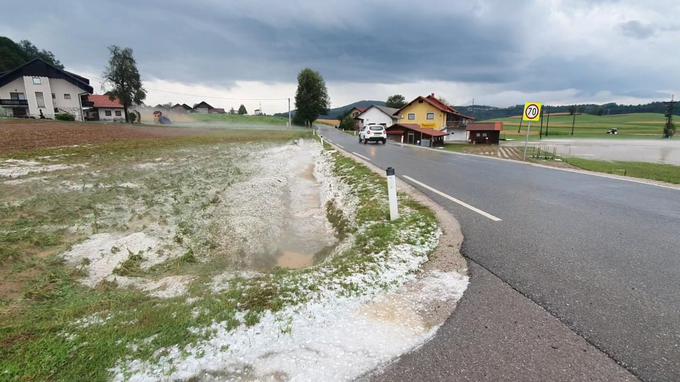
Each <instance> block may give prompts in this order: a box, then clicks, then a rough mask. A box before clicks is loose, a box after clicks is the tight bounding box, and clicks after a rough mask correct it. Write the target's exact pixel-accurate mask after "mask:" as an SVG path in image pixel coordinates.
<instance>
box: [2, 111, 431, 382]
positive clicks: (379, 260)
mask: <svg viewBox="0 0 680 382" xmlns="http://www.w3.org/2000/svg"><path fill="white" fill-rule="evenodd" d="M80 125H81V124H73V126H75V127H80ZM60 126H61V125H60ZM0 127H2V126H0ZM51 127H53V126H52V125H50V124H34V125H32V126H31V128H32V129H33V131H32V136H40V135H41V134H39V133H40V132H43V133H45V134H47V135H52V134H49V132H50V131H51V130H50V129H49V128H51ZM62 127H63V126H62ZM85 127H87V126H85ZM110 127H111V128H115V126H110ZM138 129H139V130H140V132H143V131H146V130H147V129H148V128H144V127H140V128H138ZM185 130H186V131H194V130H192V129H185ZM185 130H182V131H185ZM151 131H153V132H154V134H158V135H157V136H154V137H153V138H152V139H146V138H145V137H144V136H142V135H140V136H138V137H137V138H144V139H135V137H136V135H133V133H132V132H128V131H127V130H125V133H126V135H125V136H124V138H125V139H122V138H123V136H113V137H111V136H108V135H107V136H105V137H104V138H106V139H102V140H100V141H98V142H103V143H101V144H84V142H83V140H84V139H86V138H87V137H86V136H84V135H83V131H82V129H79V128H74V129H73V130H72V131H71V133H72V134H74V135H76V137H75V138H74V139H66V138H67V137H65V136H64V133H63V132H62V134H61V139H59V140H47V139H46V140H44V141H43V144H41V145H39V146H37V147H36V148H30V149H27V150H24V151H21V152H6V153H2V152H0V170H1V171H0V380H55V381H56V380H64V381H72V380H89V381H94V380H107V379H110V378H111V376H112V373H113V371H112V368H114V367H117V366H120V369H118V371H117V372H118V373H119V374H118V376H119V377H121V376H128V377H129V376H130V375H129V374H128V372H127V371H126V369H125V368H126V367H127V366H126V365H128V361H129V362H130V365H133V366H134V361H140V362H148V363H151V364H155V363H156V362H158V363H159V364H160V365H165V364H166V363H165V362H162V359H163V357H164V356H166V355H168V354H169V353H170V350H171V349H172V348H173V347H177V348H179V349H185V346H189V345H190V344H192V343H198V342H201V341H206V340H208V339H210V338H212V336H214V335H216V331H217V330H216V329H215V327H216V326H214V325H218V323H219V325H218V326H219V327H220V328H221V329H223V330H225V331H230V330H236V329H237V328H244V327H248V326H251V325H254V324H256V323H257V322H258V321H259V320H260V318H261V317H262V316H263V315H264V314H266V312H278V311H280V310H282V309H283V308H284V307H286V306H289V305H294V304H302V303H304V302H306V301H311V300H314V301H318V300H320V299H321V297H320V296H321V295H322V294H323V296H326V295H328V293H329V291H334V293H338V295H339V296H357V295H360V294H362V293H364V290H363V289H362V288H364V287H365V288H368V289H370V290H371V291H383V290H387V289H388V288H390V287H391V285H392V284H389V285H388V284H384V283H385V281H384V280H383V279H382V278H380V277H377V275H380V274H381V273H380V272H382V269H383V268H382V267H383V266H384V264H387V263H386V262H387V261H388V260H389V261H390V262H393V263H395V264H397V263H398V264H401V262H402V261H403V258H402V257H398V256H403V254H402V252H394V254H393V253H392V252H390V251H389V250H387V249H388V248H391V246H397V245H399V246H404V245H411V246H423V244H422V242H428V243H430V242H434V241H433V240H434V239H433V238H436V235H435V233H436V229H437V226H436V221H435V218H434V215H432V213H431V212H430V211H429V210H427V209H425V208H424V207H422V206H420V205H419V204H417V203H415V202H413V201H412V200H410V199H409V198H408V197H406V196H404V195H400V198H401V205H402V211H401V212H402V218H401V219H399V220H398V221H396V222H391V221H390V220H389V217H388V214H387V206H386V202H385V200H386V197H385V196H384V195H385V193H386V187H385V184H384V181H383V180H382V178H380V177H378V176H376V175H374V174H373V173H372V172H371V171H370V170H368V169H367V168H365V167H363V166H361V165H359V164H357V163H356V162H353V161H351V160H349V159H347V158H345V157H342V156H341V155H339V154H338V153H332V152H331V151H329V153H328V155H329V156H332V158H334V159H333V161H331V162H328V163H331V164H332V167H331V168H330V170H328V171H331V172H332V173H333V174H334V176H335V177H336V179H342V180H343V181H342V182H343V184H348V185H351V187H350V189H349V191H348V192H349V193H350V195H349V196H352V195H353V196H352V198H351V200H356V203H357V204H356V213H355V216H353V217H348V216H347V215H346V214H345V211H344V210H343V209H342V208H340V207H336V206H335V204H334V203H332V200H329V201H328V203H327V204H326V209H327V211H328V217H329V221H330V223H331V224H332V225H333V226H334V228H335V229H336V230H337V233H338V238H340V239H342V238H344V237H345V236H347V238H346V239H345V240H346V242H347V243H348V244H347V245H346V246H339V247H338V248H340V249H339V250H340V251H342V252H338V253H337V254H335V255H334V256H329V257H328V261H325V262H323V263H321V264H319V266H318V267H312V268H307V269H303V270H288V269H282V268H275V269H274V271H272V272H271V273H260V274H259V276H256V277H252V276H247V277H246V276H243V277H240V276H235V277H233V278H228V279H227V278H225V279H224V280H223V281H222V282H220V283H219V285H220V286H222V287H223V289H220V290H215V289H214V287H213V285H215V283H216V280H218V279H219V277H221V275H222V274H223V272H224V271H225V269H227V270H228V269H230V267H231V266H232V265H233V264H231V263H230V261H237V262H238V264H241V262H240V258H239V257H233V256H232V257H227V256H226V255H225V254H228V253H229V250H230V249H229V248H232V247H234V243H235V242H236V240H233V238H232V239H231V240H230V239H226V238H227V237H229V235H228V234H226V233H225V232H224V230H221V229H222V228H221V227H227V226H228V223H229V220H228V219H226V218H225V216H226V217H229V216H231V215H229V211H231V210H232V209H233V208H234V205H233V203H232V202H231V199H230V198H229V197H227V196H229V195H231V196H232V197H233V196H234V194H233V193H230V192H229V190H230V189H232V188H231V187H232V186H234V185H238V184H243V182H244V181H245V180H247V179H250V177H251V176H252V175H253V174H254V173H255V170H254V169H253V168H251V167H250V165H249V164H250V163H252V160H253V157H259V156H260V155H261V153H262V151H261V150H264V149H267V148H272V147H274V148H276V147H279V146H281V145H286V144H288V143H290V141H291V140H293V139H297V138H300V137H305V138H308V137H310V132H309V131H308V130H307V131H305V130H302V129H270V130H269V131H248V130H245V129H242V130H230V131H220V132H217V133H212V134H206V133H200V134H198V135H189V136H187V135H174V134H172V135H168V136H163V135H162V134H161V133H160V132H158V131H156V130H151ZM173 131H174V130H173ZM2 132H3V134H6V135H13V134H20V133H22V132H21V131H19V132H17V131H16V130H11V131H10V130H8V129H5V130H3V131H2ZM45 134H42V135H45ZM109 138H111V139H109ZM14 141H20V140H17V139H14ZM65 142H68V143H74V142H77V143H78V144H77V145H67V146H64V145H63V143H65ZM289 146H290V145H289ZM268 163H269V162H268ZM22 171H24V172H23V173H22ZM258 174H259V172H258ZM280 176H281V175H280V174H277V175H276V177H273V178H271V183H272V184H274V183H275V184H280V183H279V182H281V180H280ZM344 182H347V183H344ZM248 184H251V183H248ZM252 184H262V182H255V183H252ZM254 192H255V191H254V189H253V188H252V187H250V186H249V188H248V198H252V197H253V194H254ZM266 197H267V200H269V199H273V196H272V195H271V194H267V196H266ZM348 200H349V199H348ZM348 200H343V202H348ZM251 207H252V206H251ZM251 207H249V208H251ZM263 208H265V207H263ZM266 211H267V213H272V212H271V209H269V208H266ZM255 223H257V222H255ZM232 231H233V230H231V231H229V232H232ZM229 232H227V233H229ZM248 232H249V233H250V234H252V232H254V229H253V228H252V227H251V228H250V229H249V230H248ZM258 237H259V236H258ZM133 238H138V239H141V240H138V244H135V242H134V241H133ZM135 240H137V239H135ZM102 241H104V243H102ZM257 241H258V242H259V241H262V240H259V239H258V240H257ZM88 243H90V244H92V243H99V244H96V246H90V247H88V246H87V245H89V244H88ZM119 243H120V244H119ZM223 244H224V245H223ZM84 245H86V246H84ZM133 245H135V246H136V247H135V249H131V248H133ZM428 245H429V244H428ZM103 246H106V248H105V249H106V250H105V251H104V252H98V251H100V250H101V249H102V248H103ZM94 247H96V248H94ZM74 252H79V253H83V254H86V253H100V254H101V255H102V259H103V258H108V257H119V256H123V257H124V258H125V259H126V260H124V261H123V262H120V263H119V264H118V265H117V266H116V268H114V269H113V274H112V276H115V277H114V278H113V279H109V278H105V279H102V280H101V281H95V282H94V283H92V284H91V285H90V284H83V280H87V279H88V277H90V276H91V275H92V269H91V268H90V265H91V264H93V262H95V263H97V264H98V262H99V259H94V260H93V259H91V258H90V257H83V258H82V259H80V258H75V260H78V261H79V262H78V263H75V264H73V263H71V262H69V260H68V259H69V257H68V256H66V254H68V253H74ZM368 254H370V256H367V255H368ZM400 254H401V255H400ZM425 255H426V253H421V254H419V255H418V256H425ZM88 256H89V255H88ZM414 256H415V255H414ZM155 258H157V259H163V261H162V262H158V263H153V264H152V263H150V262H149V260H151V259H155ZM230 258H231V260H229V259H230ZM389 264H392V263H389ZM413 264H415V263H413ZM400 266H401V265H400ZM364 273H365V274H370V275H371V276H370V277H368V278H366V281H361V282H359V281H357V280H358V279H357V278H355V277H354V276H356V275H359V274H364ZM403 278H404V277H401V276H400V279H403ZM162 280H170V281H171V282H172V283H173V285H174V286H175V287H181V286H183V287H184V288H185V290H184V292H183V293H180V294H177V295H174V294H173V295H165V296H163V295H158V294H153V293H156V292H152V293H151V294H150V293H148V291H151V290H157V289H153V288H155V286H157V285H158V282H160V281H162ZM362 280H363V279H362ZM127 282H132V284H128V287H125V284H124V283H127ZM121 283H123V284H121ZM166 285H167V284H166ZM149 288H152V289H149ZM158 290H159V291H162V290H160V289H158ZM169 290H171V289H169ZM321 291H323V293H322V292H321ZM365 293H368V292H365ZM371 293H373V292H371ZM343 298H344V297H343ZM281 322H282V324H281V325H282V326H281V333H280V334H279V335H285V334H286V333H287V332H286V330H289V331H290V330H292V328H287V327H286V324H285V321H281ZM277 325H278V324H277ZM198 328H200V329H201V330H197V329H198ZM244 330H246V329H244ZM213 350H214V352H224V351H227V350H228V349H226V348H225V349H222V348H219V349H216V350H215V349H213ZM182 352H183V353H182V354H184V352H185V350H182ZM187 352H188V351H187ZM196 356H199V355H196ZM163 367H164V366H163ZM169 372H171V371H169ZM132 373H134V372H132ZM158 379H162V378H161V377H160V376H158Z"/></svg>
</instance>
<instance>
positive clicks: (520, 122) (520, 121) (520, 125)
mask: <svg viewBox="0 0 680 382" xmlns="http://www.w3.org/2000/svg"><path fill="white" fill-rule="evenodd" d="M522 122H524V118H522V117H519V127H518V128H517V134H519V133H521V132H522Z"/></svg>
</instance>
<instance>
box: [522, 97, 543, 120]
mask: <svg viewBox="0 0 680 382" xmlns="http://www.w3.org/2000/svg"><path fill="white" fill-rule="evenodd" d="M542 107H543V104H542V103H539V102H527V103H525V104H524V113H523V114H522V119H523V120H524V121H527V122H538V121H540V120H541V108H542Z"/></svg>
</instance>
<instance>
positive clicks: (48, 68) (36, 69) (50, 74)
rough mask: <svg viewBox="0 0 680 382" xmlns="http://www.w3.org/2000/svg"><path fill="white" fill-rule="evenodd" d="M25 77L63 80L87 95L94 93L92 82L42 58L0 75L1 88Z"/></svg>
mask: <svg viewBox="0 0 680 382" xmlns="http://www.w3.org/2000/svg"><path fill="white" fill-rule="evenodd" d="M23 76H39V77H47V78H61V79H63V80H66V81H68V82H70V83H72V84H73V85H75V86H77V87H79V88H81V89H83V90H84V91H85V92H87V93H92V92H93V89H92V86H90V80H88V79H87V78H85V77H81V76H79V75H77V74H74V73H71V72H67V71H66V70H63V69H59V68H57V67H55V66H53V65H52V64H50V63H48V62H46V61H45V60H43V59H41V58H34V59H32V60H31V61H29V62H27V63H25V64H23V65H21V66H19V67H18V68H15V69H13V70H10V71H8V72H4V73H2V74H0V86H3V85H5V84H8V83H10V82H12V81H14V80H15V79H17V78H19V77H23Z"/></svg>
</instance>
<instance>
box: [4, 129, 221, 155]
mask: <svg viewBox="0 0 680 382" xmlns="http://www.w3.org/2000/svg"><path fill="white" fill-rule="evenodd" d="M208 133H209V132H208V130H206V129H187V128H175V127H161V126H137V125H135V126H133V125H124V124H99V123H78V122H58V121H39V120H8V121H0V155H2V154H11V153H16V152H21V151H29V150H34V149H40V148H49V147H59V146H73V145H82V144H101V143H107V142H113V141H119V140H133V139H134V140H139V139H162V138H172V137H180V136H188V135H201V134H208Z"/></svg>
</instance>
